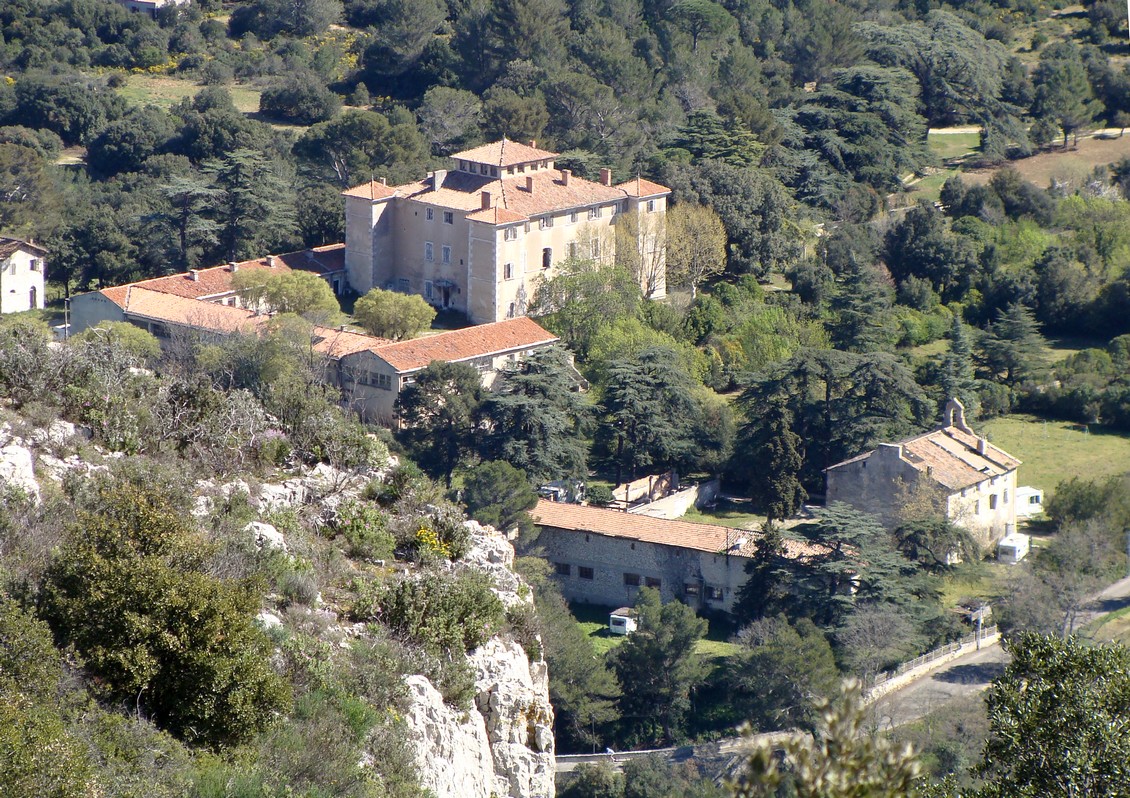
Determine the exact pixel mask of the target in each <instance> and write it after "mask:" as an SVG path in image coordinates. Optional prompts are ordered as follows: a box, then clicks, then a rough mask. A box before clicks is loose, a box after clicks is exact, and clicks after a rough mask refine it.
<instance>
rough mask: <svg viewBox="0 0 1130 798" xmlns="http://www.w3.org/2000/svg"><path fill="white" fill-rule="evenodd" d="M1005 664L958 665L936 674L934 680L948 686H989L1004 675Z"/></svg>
mask: <svg viewBox="0 0 1130 798" xmlns="http://www.w3.org/2000/svg"><path fill="white" fill-rule="evenodd" d="M1004 667H1005V664H1004V663H1003V662H981V663H977V664H974V665H958V666H957V667H956V668H950V669H949V670H947V671H942V672H941V673H936V674H934V679H935V680H936V681H939V682H945V683H946V684H988V683H989V682H991V681H992V680H993V679H996V678H997V677H998V676H1000V675H1001V674H1003V673H1004Z"/></svg>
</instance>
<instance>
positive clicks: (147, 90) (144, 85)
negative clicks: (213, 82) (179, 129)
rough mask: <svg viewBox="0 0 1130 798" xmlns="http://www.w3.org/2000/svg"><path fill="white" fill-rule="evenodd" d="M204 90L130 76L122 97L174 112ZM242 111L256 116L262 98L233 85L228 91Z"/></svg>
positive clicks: (159, 78) (177, 82) (156, 77)
mask: <svg viewBox="0 0 1130 798" xmlns="http://www.w3.org/2000/svg"><path fill="white" fill-rule="evenodd" d="M202 88H204V87H203V86H201V85H200V84H198V83H195V82H193V81H190V80H181V79H180V78H171V77H168V76H166V75H130V76H129V77H128V78H127V80H126V83H125V85H124V86H121V87H119V88H118V90H117V91H118V94H119V95H121V96H122V97H124V98H125V99H127V100H128V101H130V102H132V103H134V104H136V105H156V106H158V107H159V108H171V107H172V106H174V105H176V104H177V103H178V102H180V101H181V100H183V99H184V98H185V97H195V96H196V94H197V92H199V91H200V90H201V89H202ZM227 89H228V91H229V92H231V98H232V102H233V103H235V107H236V109H237V110H238V111H240V112H241V113H245V114H253V113H256V112H258V110H259V94H260V92H259V91H258V90H257V89H253V88H251V87H250V86H241V85H239V84H233V85H231V86H228V87H227Z"/></svg>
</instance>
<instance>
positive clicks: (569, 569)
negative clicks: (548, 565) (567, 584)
mask: <svg viewBox="0 0 1130 798" xmlns="http://www.w3.org/2000/svg"><path fill="white" fill-rule="evenodd" d="M553 570H554V572H555V573H556V574H557V575H558V576H569V575H570V574H572V573H573V566H571V565H570V564H569V563H567V562H555V563H554V564H553Z"/></svg>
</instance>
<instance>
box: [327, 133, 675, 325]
mask: <svg viewBox="0 0 1130 798" xmlns="http://www.w3.org/2000/svg"><path fill="white" fill-rule="evenodd" d="M556 158H557V153H553V152H550V151H548V150H543V149H539V148H538V147H537V146H536V143H535V142H530V143H529V145H526V144H520V143H518V142H516V141H510V140H508V139H505V138H504V139H502V140H501V141H496V142H493V143H491V144H485V145H483V146H481V147H475V148H474V149H470V150H466V151H464V152H458V153H456V154H455V155H453V156H451V168H449V169H439V170H436V171H435V172H432V173H430V174H428V176H427V177H425V178H423V179H422V180H417V181H415V182H412V183H406V184H404V185H401V186H388V185H385V183H384V182H383V181H370V182H368V183H364V184H362V185H359V186H355V187H354V188H351V189H349V190H347V191H345V192H343V193H344V196H345V265H346V270H347V272H348V275H349V284H350V286H352V288H353V289H354V290H355V291H357V292H358V293H361V294H364V293H365V292H367V291H369V290H370V289H372V288H385V289H388V290H394V291H401V292H403V293H410V294H418V295H420V296H422V297H424V299H426V300H427V301H428V302H429V303H430V304H432V305H434V306H435V307H438V308H450V309H452V310H456V311H459V312H462V313H464V314H466V315H467V317H468V318H469V319H470V320H471V321H472V322H473V323H476V324H481V323H484V322H493V321H499V320H502V319H509V318H514V317H516V316H524V315H525V314H526V310H527V307H528V305H529V302H530V301H531V299H532V298H533V295H534V291H535V290H536V289H537V286H538V284H539V283H540V282H541V280H543V279H544V278H547V277H551V276H553V274H554V271H555V268H556V267H558V266H559V265H560V264H561V263H562V262H563V261H565V260H566V259H568V258H592V259H595V260H598V261H610V260H611V259H613V258H615V257H616V247H617V246H618V245H619V246H623V245H624V243H625V241H630V242H631V244H630V245H632V246H634V247H636V249H637V251H636V252H635V253H633V255H634V262H636V263H638V264H639V267H638V269H637V271H638V277H639V279H640V283H641V287H642V288H643V289H644V292H645V293H646V294H648V295H650V296H652V297H663V296H665V295H666V259H665V252H666V242H665V238H664V222H663V220H664V219H665V215H666V210H667V197H668V195H669V194H670V189H668V188H666V187H665V186H661V185H659V184H657V183H652V182H651V181H648V180H643V179H642V178H638V177H637V178H633V179H631V180H628V181H626V182H623V183H619V184H617V185H613V184H612V174H611V171H610V170H608V169H602V170H601V173H600V180H599V182H593V181H591V180H585V179H583V178H581V177H578V176H576V175H574V174H572V173H571V172H570V171H569V170H568V169H558V168H557V167H556V162H555V159H556ZM617 228H622V229H621V233H625V232H627V233H628V235H623V234H622V235H620V236H617V235H616V234H615V233H616V231H617ZM629 231H630V232H629ZM618 241H619V244H618Z"/></svg>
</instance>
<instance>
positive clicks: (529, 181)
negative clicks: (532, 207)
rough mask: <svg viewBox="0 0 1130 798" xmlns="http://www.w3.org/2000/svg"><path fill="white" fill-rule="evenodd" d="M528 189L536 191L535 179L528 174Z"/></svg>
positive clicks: (532, 191)
mask: <svg viewBox="0 0 1130 798" xmlns="http://www.w3.org/2000/svg"><path fill="white" fill-rule="evenodd" d="M526 191H528V192H530V193H531V194H533V193H534V179H533V178H532V177H531V176H529V175H526Z"/></svg>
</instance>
